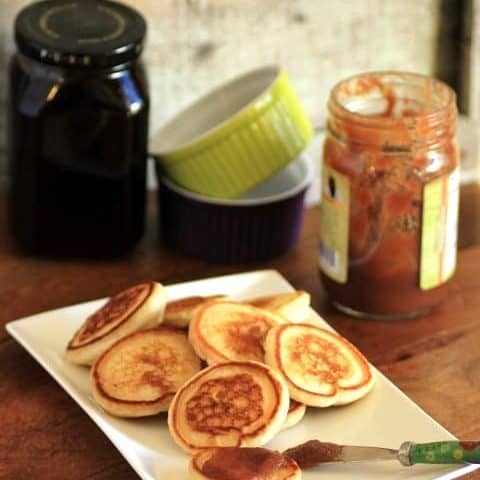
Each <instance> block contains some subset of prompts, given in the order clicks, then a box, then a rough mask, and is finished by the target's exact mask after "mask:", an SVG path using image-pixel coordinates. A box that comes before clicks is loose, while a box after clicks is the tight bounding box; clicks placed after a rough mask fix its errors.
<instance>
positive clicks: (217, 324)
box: [67, 282, 374, 480]
mask: <svg viewBox="0 0 480 480" xmlns="http://www.w3.org/2000/svg"><path fill="white" fill-rule="evenodd" d="M212 293H213V292H212ZM310 312H311V310H310V296H309V294H308V293H306V292H304V291H295V292H291V293H281V294H277V295H271V296H268V297H261V298H253V299H248V300H246V301H242V302H240V301H235V300H232V299H229V298H227V297H226V296H224V295H213V294H212V295H211V296H208V297H202V296H197V297H188V298H182V299H178V300H175V301H170V302H168V301H167V293H166V289H165V288H164V287H163V286H162V285H160V284H159V283H155V282H148V283H144V284H140V285H136V286H134V287H131V288H129V289H127V290H125V291H123V292H120V293H118V294H117V295H115V296H113V297H111V298H110V299H109V300H108V301H107V302H106V303H105V304H104V305H103V306H102V307H101V308H100V309H99V310H97V311H96V312H94V313H93V314H92V315H91V316H89V317H88V318H87V319H86V320H85V322H84V323H83V325H82V326H81V327H80V329H79V330H78V331H77V332H76V333H75V334H74V335H73V338H72V339H71V341H70V342H69V344H68V346H67V358H68V359H69V360H70V361H72V362H74V363H77V364H84V365H92V368H91V370H90V372H91V373H90V378H91V386H92V393H93V396H94V398H95V400H96V401H97V402H98V403H99V404H100V405H101V406H102V408H103V409H105V410H106V411H107V412H108V413H110V414H112V415H116V416H121V417H141V416H147V415H155V414H158V413H160V412H164V411H168V428H169V431H170V433H171V435H172V438H173V439H174V441H175V442H176V443H177V444H178V445H179V446H180V447H181V448H182V449H184V450H185V451H187V452H188V453H191V454H198V455H201V456H200V457H198V456H196V457H194V459H192V461H191V463H190V470H191V473H192V476H193V477H194V478H202V479H205V478H209V477H208V475H206V474H205V472H204V471H202V468H203V467H202V468H201V467H200V466H203V465H207V467H208V457H209V456H208V455H206V453H205V452H206V449H211V448H215V447H260V446H262V445H264V444H265V443H267V442H268V441H269V440H271V439H272V438H273V437H274V436H275V435H276V434H277V433H278V432H279V431H280V430H282V429H284V428H287V427H291V426H292V425H295V424H296V423H298V422H299V421H300V420H301V419H302V418H303V416H304V414H305V410H306V407H307V406H311V407H328V406H330V405H339V404H346V403H350V402H353V401H355V400H357V399H359V398H361V397H362V396H364V395H365V394H366V393H367V392H368V391H369V390H370V389H371V388H372V386H373V383H374V376H373V372H372V369H371V367H370V366H369V364H368V362H367V361H366V360H365V358H364V357H363V356H362V355H361V353H360V352H358V350H357V349H356V348H355V347H354V346H353V345H351V344H350V343H349V342H348V341H347V340H346V339H344V338H343V337H340V336H339V335H337V334H335V333H333V332H331V331H329V330H326V329H324V328H321V327H319V326H317V325H316V324H315V323H314V322H313V321H311V320H310ZM294 470H295V471H294V472H292V471H291V468H287V470H286V473H285V475H283V474H280V473H279V474H278V475H277V476H275V478H276V479H278V480H280V479H283V478H285V479H286V478H299V475H300V473H299V470H298V471H297V469H294ZM207 471H208V468H207ZM272 478H274V477H272Z"/></svg>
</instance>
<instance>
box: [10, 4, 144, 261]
mask: <svg viewBox="0 0 480 480" xmlns="http://www.w3.org/2000/svg"><path fill="white" fill-rule="evenodd" d="M145 32H146V24H145V21H144V19H143V17H142V16H141V15H140V14H139V13H137V12H136V11H134V10H132V9H131V8H128V7H126V6H124V5H122V4H120V3H115V2H111V1H107V0H78V1H77V0H73V1H72V0H48V1H42V2H38V3H34V4H32V5H30V6H28V7H26V8H25V9H24V10H22V11H21V12H20V14H19V15H18V16H17V18H16V22H15V40H16V44H17V50H18V51H17V52H16V53H15V55H14V56H13V58H12V60H11V63H10V70H9V92H8V100H9V108H8V156H9V172H10V193H9V214H10V215H9V218H10V224H11V227H12V231H13V235H14V237H15V238H16V239H17V241H18V243H19V244H20V245H21V246H22V247H23V248H24V249H25V250H27V251H28V252H31V253H34V254H42V255H49V256H87V257H97V256H112V255H118V254H121V253H124V252H126V251H127V250H129V249H130V248H131V247H133V246H134V245H135V243H136V242H137V241H138V240H139V239H140V237H141V236H142V233H143V229H144V217H145V213H144V212H145V190H146V185H145V184H146V182H145V177H146V158H147V135H148V108H149V97H148V90H147V82H146V77H145V73H144V70H143V68H142V65H141V63H140V60H139V56H140V53H141V51H142V45H143V41H144V37H145Z"/></svg>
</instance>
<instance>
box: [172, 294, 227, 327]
mask: <svg viewBox="0 0 480 480" xmlns="http://www.w3.org/2000/svg"><path fill="white" fill-rule="evenodd" d="M225 298H227V297H226V296H225V295H210V296H208V297H199V296H197V297H185V298H180V299H179V300H174V301H171V302H168V303H167V308H166V309H165V315H164V317H163V323H164V324H165V325H171V326H172V327H178V328H188V325H189V324H190V320H191V319H192V318H193V315H194V313H195V312H196V311H197V309H198V308H199V307H201V306H202V305H205V304H206V303H208V302H212V301H214V300H221V299H225Z"/></svg>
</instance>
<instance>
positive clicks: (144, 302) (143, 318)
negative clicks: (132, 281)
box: [66, 282, 167, 365]
mask: <svg viewBox="0 0 480 480" xmlns="http://www.w3.org/2000/svg"><path fill="white" fill-rule="evenodd" d="M166 303H167V294H166V290H165V288H164V287H163V286H162V285H161V284H160V283H156V282H147V283H141V284H139V285H135V286H134V287H131V288H128V289H127V290H124V291H122V292H120V293H117V294H116V295H114V296H113V297H111V298H110V299H109V300H108V301H107V302H106V303H105V304H104V305H103V306H102V307H101V308H100V309H99V310H97V311H96V312H95V313H93V314H92V315H90V316H89V317H88V318H87V319H86V320H85V322H84V323H83V325H82V326H81V327H80V329H79V330H78V331H77V332H75V334H74V335H73V338H72V339H71V340H70V342H69V344H68V346H67V350H66V356H67V358H68V359H69V360H70V361H71V362H73V363H78V364H80V365H91V364H92V363H93V362H94V361H95V359H97V358H98V357H99V356H100V355H101V354H102V353H103V352H104V351H105V350H106V349H107V348H109V347H110V346H111V345H113V344H114V343H115V342H116V341H117V340H119V339H120V338H122V337H125V336H126V335H129V334H130V333H132V332H135V331H137V330H141V329H144V328H151V327H154V326H155V325H158V324H160V323H161V321H162V318H163V312H164V310H165V305H166Z"/></svg>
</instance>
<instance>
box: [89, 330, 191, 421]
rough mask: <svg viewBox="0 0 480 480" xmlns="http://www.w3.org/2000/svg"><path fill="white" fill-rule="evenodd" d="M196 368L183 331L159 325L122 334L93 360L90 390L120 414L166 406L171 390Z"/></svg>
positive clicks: (155, 410)
mask: <svg viewBox="0 0 480 480" xmlns="http://www.w3.org/2000/svg"><path fill="white" fill-rule="evenodd" d="M198 371H200V359H199V358H198V357H197V355H196V354H195V352H194V351H193V348H192V347H191V345H190V343H189V342H188V338H187V335H186V333H185V332H184V331H182V330H179V329H175V328H173V327H167V326H163V325H162V326H160V327H156V328H153V329H149V330H142V331H139V332H135V333H132V334H130V335H129V336H127V337H124V338H122V339H121V340H119V341H118V342H117V343H115V344H114V345H113V346H111V347H110V348H109V349H108V350H107V351H106V352H105V353H103V355H102V356H101V357H100V358H99V359H98V360H97V361H96V362H95V364H94V365H93V367H92V370H91V375H90V379H91V385H92V393H93V397H94V398H95V400H96V401H97V402H98V403H99V404H100V405H101V406H102V407H103V408H104V409H105V410H106V411H107V412H109V413H111V414H112V415H116V416H120V417H141V416H146V415H155V414H156V413H159V412H164V411H166V410H168V406H169V405H170V402H171V400H172V398H173V396H174V394H175V392H176V391H177V390H178V389H179V388H180V387H181V386H182V385H183V384H184V383H185V382H186V381H187V380H188V379H189V378H191V377H192V376H193V375H195V374H196V373H197V372H198Z"/></svg>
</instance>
